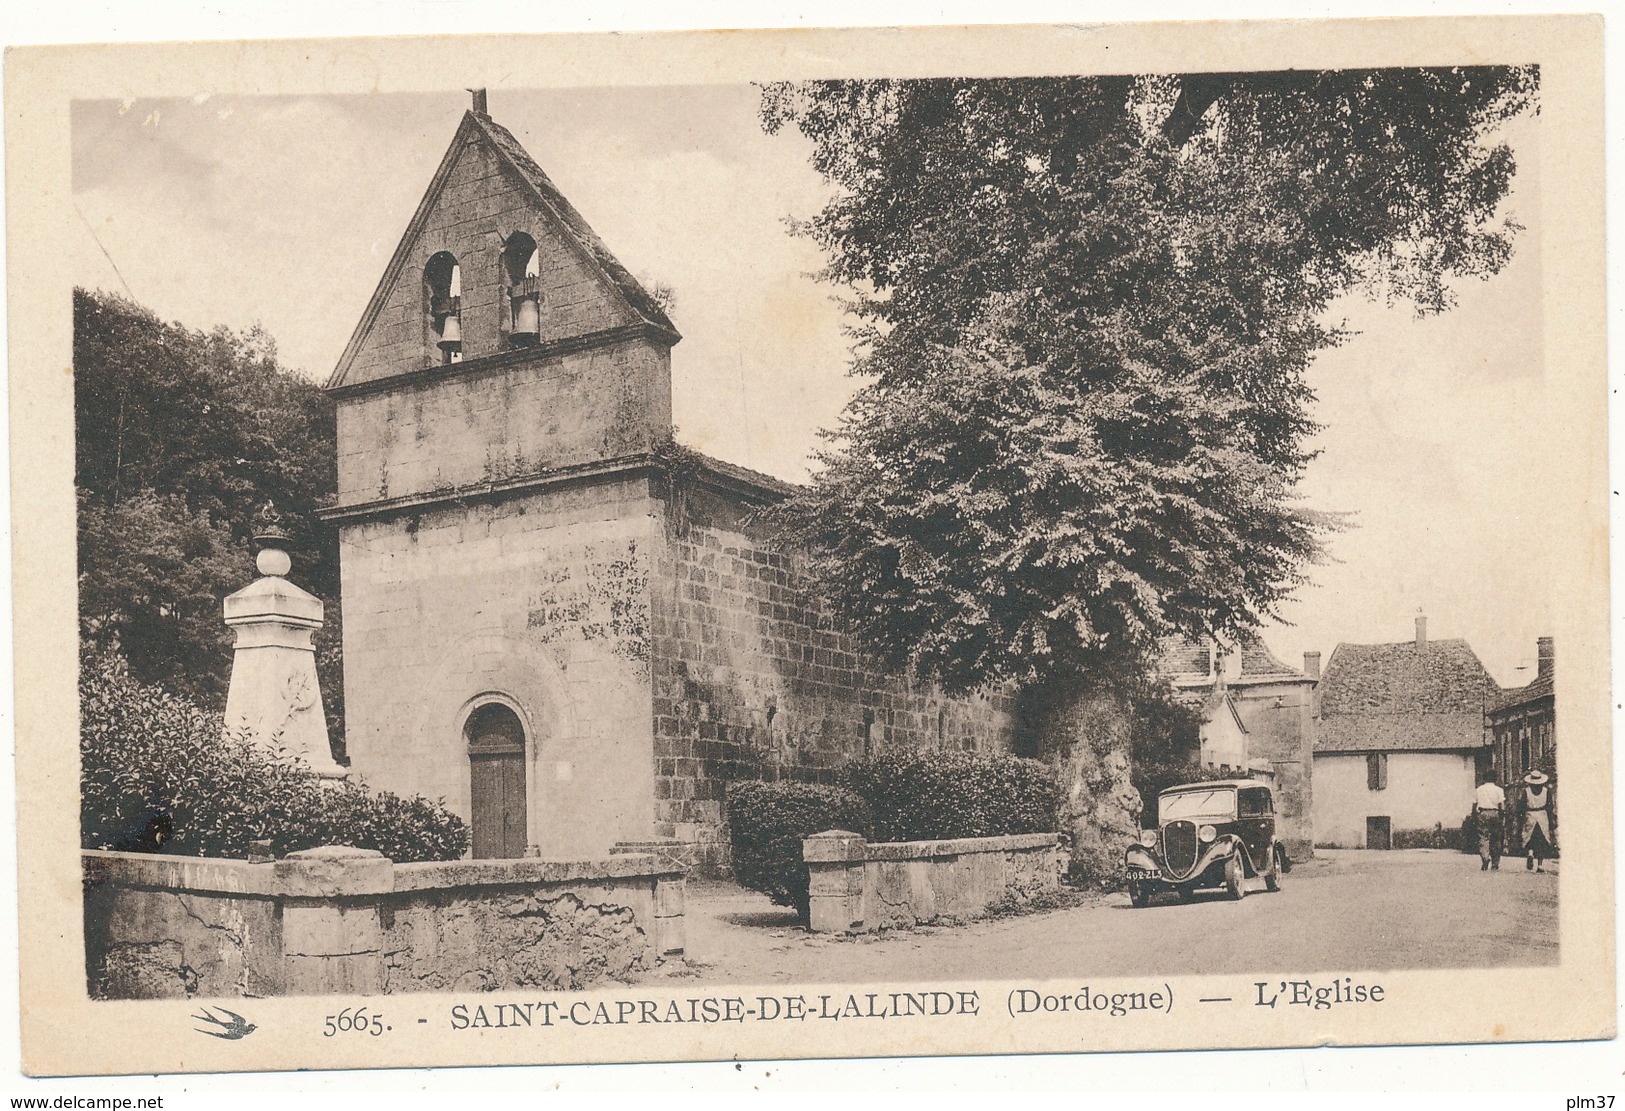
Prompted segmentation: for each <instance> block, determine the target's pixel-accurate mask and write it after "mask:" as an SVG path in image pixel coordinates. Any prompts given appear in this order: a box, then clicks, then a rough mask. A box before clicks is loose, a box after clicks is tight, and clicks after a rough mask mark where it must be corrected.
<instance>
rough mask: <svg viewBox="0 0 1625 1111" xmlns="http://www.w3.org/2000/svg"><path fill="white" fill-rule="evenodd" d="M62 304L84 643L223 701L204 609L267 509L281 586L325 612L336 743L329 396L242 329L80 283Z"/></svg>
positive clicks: (248, 568) (225, 643)
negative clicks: (281, 557)
mask: <svg viewBox="0 0 1625 1111" xmlns="http://www.w3.org/2000/svg"><path fill="white" fill-rule="evenodd" d="M73 309H74V314H73V315H74V337H73V339H74V345H73V366H74V416H75V423H76V428H75V437H76V438H75V444H76V449H75V450H76V460H75V483H76V485H77V489H78V501H79V617H80V629H81V633H82V636H83V639H84V641H85V643H86V645H87V647H88V648H91V649H108V648H113V647H116V648H117V649H118V650H119V651H120V653H121V654H123V655H124V656H125V657H126V658H127V659H128V661H129V665H130V668H131V671H132V673H133V674H134V675H135V676H136V677H137V678H138V679H141V680H144V681H147V682H161V683H163V684H164V685H165V686H166V687H167V688H168V689H170V690H171V691H173V692H175V693H177V694H181V695H184V696H186V697H188V698H190V699H193V700H194V701H197V702H198V703H200V704H202V705H205V706H211V705H212V706H218V705H221V704H223V699H224V696H225V690H226V685H227V681H228V679H229V677H230V673H231V640H230V637H229V635H228V633H227V631H226V629H225V627H224V626H223V625H222V623H221V612H220V603H221V600H222V599H223V598H224V597H225V596H226V595H227V594H230V593H231V592H233V591H235V590H238V589H241V588H242V587H243V586H245V585H247V584H248V582H250V581H251V580H252V578H253V576H254V565H253V559H252V548H251V544H250V537H251V536H252V535H253V531H254V528H253V521H252V518H253V515H254V514H255V513H256V512H257V511H258V510H259V509H260V508H261V507H262V506H263V505H264V504H265V503H266V502H267V501H274V502H275V504H276V506H277V508H278V510H279V511H280V512H282V513H283V514H284V516H285V517H286V518H287V520H288V523H289V524H290V525H291V526H292V531H293V536H294V538H293V548H294V556H295V563H294V571H293V575H292V577H293V578H294V579H295V580H297V581H298V582H299V583H300V585H302V586H304V587H305V588H306V589H308V590H310V591H311V592H313V593H315V594H316V595H318V596H319V597H321V598H322V599H323V601H324V602H325V603H326V605H327V621H326V625H325V626H324V628H323V629H322V631H321V633H320V634H319V637H318V643H317V648H318V655H317V659H318V668H319V670H320V673H321V680H322V687H323V700H324V704H325V705H326V706H327V707H328V713H329V718H330V727H331V728H332V731H333V732H334V735H335V736H342V731H341V728H340V722H341V721H342V712H343V702H342V688H341V686H340V682H339V680H340V676H339V671H338V663H339V654H338V645H339V613H338V584H339V579H338V543H337V536H336V532H335V530H334V529H333V528H332V527H331V526H327V525H323V524H322V523H321V522H319V521H317V520H316V517H315V510H316V509H317V508H318V507H319V506H321V505H323V504H326V503H328V502H330V501H331V500H332V498H333V495H334V492H335V490H336V487H337V478H336V471H335V467H336V454H335V448H334V435H335V433H334V413H333V404H332V401H331V399H329V398H328V397H327V396H326V394H325V393H324V392H323V391H322V390H321V388H320V387H318V386H317V385H315V384H314V383H312V382H310V381H308V380H306V379H305V378H303V377H301V376H300V375H297V374H295V373H293V372H291V371H289V370H287V369H285V368H284V367H282V366H281V365H280V364H278V362H277V360H276V348H275V345H274V343H272V341H271V340H270V338H269V337H268V336H266V335H265V334H264V333H263V332H260V331H259V330H257V329H256V330H254V331H251V332H248V333H246V334H245V333H237V332H232V331H229V330H227V329H224V328H217V329H215V330H214V331H213V332H209V333H204V332H198V331H192V330H189V329H187V328H184V327H182V326H181V325H178V324H171V323H166V322H164V321H161V320H159V319H158V318H157V317H156V316H154V315H153V314H152V313H151V312H149V311H148V310H146V309H144V308H142V307H141V306H139V305H137V304H135V303H134V302H131V301H128V300H125V299H123V298H120V297H117V296H112V295H109V294H105V293H99V292H98V293H92V292H87V291H85V290H76V291H75V292H74V299H73Z"/></svg>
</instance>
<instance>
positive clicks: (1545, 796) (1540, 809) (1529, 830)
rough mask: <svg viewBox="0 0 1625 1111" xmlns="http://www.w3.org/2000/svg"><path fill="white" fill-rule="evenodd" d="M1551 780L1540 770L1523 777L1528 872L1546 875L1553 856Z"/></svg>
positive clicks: (1554, 845) (1525, 861)
mask: <svg viewBox="0 0 1625 1111" xmlns="http://www.w3.org/2000/svg"><path fill="white" fill-rule="evenodd" d="M1551 782H1552V781H1551V777H1550V776H1548V775H1547V774H1546V773H1545V772H1543V771H1541V770H1540V769H1539V768H1536V769H1535V770H1534V771H1532V772H1530V773H1529V774H1528V775H1526V776H1524V777H1523V851H1524V854H1525V855H1524V865H1523V866H1524V870H1525V871H1529V870H1531V869H1533V870H1534V871H1536V872H1544V871H1545V870H1546V869H1545V864H1546V860H1547V858H1548V857H1550V856H1552V855H1553V852H1554V851H1555V849H1556V847H1557V846H1556V842H1555V841H1554V840H1553V838H1552V788H1551Z"/></svg>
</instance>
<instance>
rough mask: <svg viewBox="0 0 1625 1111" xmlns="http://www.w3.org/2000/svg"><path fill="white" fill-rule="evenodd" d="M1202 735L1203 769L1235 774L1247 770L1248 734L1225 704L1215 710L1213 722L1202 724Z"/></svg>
mask: <svg viewBox="0 0 1625 1111" xmlns="http://www.w3.org/2000/svg"><path fill="white" fill-rule="evenodd" d="M1201 733H1202V766H1203V767H1207V768H1217V769H1220V770H1223V771H1234V772H1241V771H1244V770H1245V769H1246V768H1247V766H1248V758H1247V734H1245V733H1243V732H1242V731H1241V729H1240V728H1239V727H1238V726H1237V725H1236V719H1235V715H1233V714H1231V713H1230V711H1229V710H1228V709H1226V708H1225V707H1224V705H1223V703H1220V704H1219V705H1218V706H1216V707H1215V708H1214V711H1213V717H1212V719H1211V720H1209V721H1205V722H1203V723H1202V730H1201Z"/></svg>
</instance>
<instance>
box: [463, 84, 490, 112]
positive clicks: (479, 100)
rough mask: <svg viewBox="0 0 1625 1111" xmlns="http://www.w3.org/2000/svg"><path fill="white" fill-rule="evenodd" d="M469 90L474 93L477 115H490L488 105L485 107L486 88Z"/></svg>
mask: <svg viewBox="0 0 1625 1111" xmlns="http://www.w3.org/2000/svg"><path fill="white" fill-rule="evenodd" d="M468 91H469V92H470V93H473V94H474V114H475V115H476V116H486V115H490V113H489V112H488V111H486V107H485V90H484V89H470V90H468Z"/></svg>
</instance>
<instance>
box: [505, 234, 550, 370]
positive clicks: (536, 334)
mask: <svg viewBox="0 0 1625 1111" xmlns="http://www.w3.org/2000/svg"><path fill="white" fill-rule="evenodd" d="M541 273H542V256H541V252H540V251H539V250H537V247H536V240H534V239H532V238H531V237H530V236H528V235H526V234H525V233H524V232H522V231H516V232H514V233H513V234H512V235H510V236H509V237H508V241H507V243H506V244H504V245H503V248H502V278H503V282H504V284H505V285H506V287H507V291H508V292H507V296H508V342H509V343H510V344H511V345H512V346H514V347H534V346H535V345H536V344H537V343H538V342H539V341H540V340H541V332H542V280H541Z"/></svg>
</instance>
